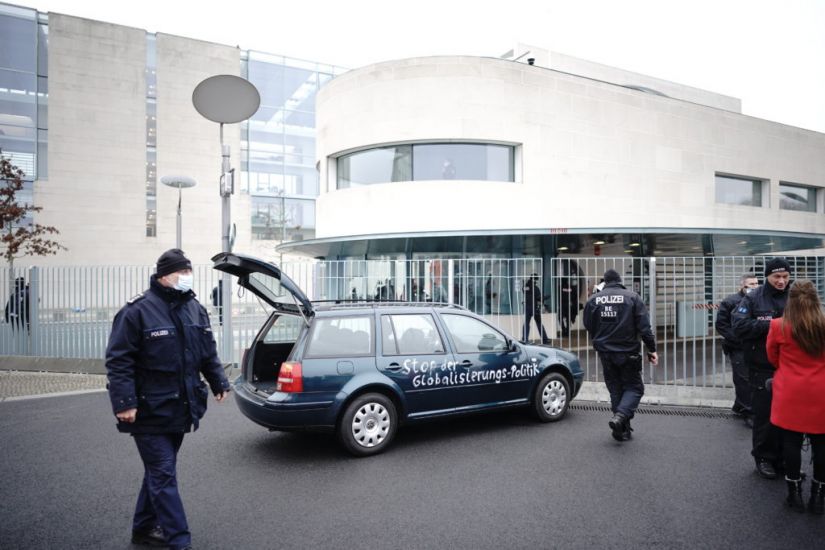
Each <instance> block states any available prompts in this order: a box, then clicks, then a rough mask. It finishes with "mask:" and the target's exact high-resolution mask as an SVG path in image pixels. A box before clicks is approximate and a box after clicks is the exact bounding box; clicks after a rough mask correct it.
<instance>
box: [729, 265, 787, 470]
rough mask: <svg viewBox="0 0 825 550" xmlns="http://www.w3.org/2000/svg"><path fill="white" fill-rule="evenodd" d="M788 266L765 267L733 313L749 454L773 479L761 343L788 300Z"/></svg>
mask: <svg viewBox="0 0 825 550" xmlns="http://www.w3.org/2000/svg"><path fill="white" fill-rule="evenodd" d="M790 277H791V266H790V264H789V263H788V261H787V260H785V258H774V259H773V260H770V261H769V262H768V263H767V264H765V284H763V285H762V286H760V287H758V288H757V289H756V290H754V291H753V292H751V293H750V294H746V295H745V296H743V297H742V300H741V301H740V302H739V305H738V307H737V308H736V310H735V311H734V313H733V332H734V334H735V335H736V337H737V338H739V340H740V341H741V342H742V348H743V350H744V357H745V364H746V365H747V367H748V379H749V380H750V386H751V408H752V410H753V449H752V450H751V455H753V458H754V460H755V461H756V471H757V473H758V474H759V475H760V476H762V477H764V478H766V479H776V468H777V466H779V462H780V459H781V457H782V453H781V446H780V440H779V437H780V436H779V432H778V431H777V429H776V428H775V427H774V426H772V425H771V420H770V419H771V392H770V389H769V387H768V386H767V384H766V382H767V381H768V380H769V379H770V378H772V377H773V373H774V368H773V366H772V365H771V364H770V362H769V361H768V355H767V351H766V350H765V343H766V341H767V339H768V329H769V328H770V326H771V319H774V318H776V317H782V314H783V313H784V311H785V303H787V301H788V289H789V288H790V285H791V281H790Z"/></svg>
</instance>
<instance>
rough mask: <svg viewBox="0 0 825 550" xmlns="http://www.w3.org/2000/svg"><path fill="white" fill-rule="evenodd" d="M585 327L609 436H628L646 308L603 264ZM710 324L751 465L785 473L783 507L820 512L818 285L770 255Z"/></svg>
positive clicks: (823, 500)
mask: <svg viewBox="0 0 825 550" xmlns="http://www.w3.org/2000/svg"><path fill="white" fill-rule="evenodd" d="M792 283H793V284H792ZM584 326H585V328H586V329H587V331H588V333H589V335H590V339H591V341H592V342H593V347H594V348H595V350H596V351H597V352H598V354H599V359H600V360H601V363H602V368H603V372H604V382H605V385H606V386H607V390H608V392H609V393H610V406H611V410H612V412H613V416H612V418H611V419H610V421H609V422H608V425H609V427H610V430H611V435H612V437H613V438H614V439H616V440H617V441H627V440H629V439H630V438H631V432H632V431H633V428H631V426H630V421H631V419H632V418H633V416H634V414H635V411H636V409H637V407H638V405H639V402H640V400H641V398H642V396H643V395H644V384H643V382H642V365H643V359H642V354H641V351H642V349H641V344H640V342H639V340H640V339H641V341H642V342H644V346H645V348H646V350H647V357H648V360H649V361H650V363H651V364H653V365H656V363H657V361H658V355H657V353H656V339H655V335H654V333H653V330H652V328H651V326H650V318H649V314H648V311H647V308H646V307H645V305H644V303H643V302H642V299H641V297H640V296H639V295H638V294H636V293H635V292H633V291H630V290H628V289H626V288H625V287H624V286H623V285H622V283H621V277H620V275H619V274H618V273H617V272H616V271H614V270H612V269H609V270H607V271H606V272H605V274H604V286H603V287H602V288H601V289H600V290H599V291H598V292H595V293H594V294H593V295H592V296H591V297H590V299H589V300H588V301H587V305H586V306H585V308H584ZM716 329H717V331H718V332H719V333H720V334H721V335H722V337H723V339H724V340H723V342H724V343H723V350H724V352H725V354H726V356H727V357H728V358H729V360H730V363H731V366H732V371H733V381H734V387H735V399H734V404H733V407H732V409H733V411H734V412H735V413H737V414H739V415H741V416H742V417H744V418H745V422H746V424H747V425H748V426H750V427H751V429H752V431H753V448H752V450H751V454H752V455H753V457H754V460H755V462H756V472H757V473H758V474H759V475H760V476H761V477H763V478H766V479H776V478H777V477H778V475H779V472H784V475H785V481H786V484H787V489H788V494H787V497H786V499H785V502H786V503H787V505H788V507H790V508H791V509H793V510H795V511H798V512H804V511H805V510H806V509H807V510H808V511H810V512H811V513H814V514H818V515H822V514H825V311H823V308H822V303H821V302H820V299H819V296H818V294H817V289H816V287H815V286H814V284H813V283H811V282H810V281H806V280H798V281H795V282H792V281H791V266H790V264H789V263H788V262H787V260H785V259H784V258H775V259H772V260H769V261H768V262H767V263H766V265H765V281H764V284H762V285H759V281H758V279H757V277H756V276H755V275H753V274H751V273H747V274H745V275H743V276H742V277H741V286H740V290H739V292H737V293H736V294H732V295H731V296H728V297H727V298H725V299H724V300H723V301H722V303H721V304H720V307H719V312H718V314H717V320H716ZM806 437H807V439H808V441H809V442H810V449H811V456H812V461H813V479H811V489H810V493H809V495H808V501H807V503H805V501H804V499H803V490H802V486H803V479H804V476H803V474H802V458H801V457H802V446H803V443H804V441H805V438H806Z"/></svg>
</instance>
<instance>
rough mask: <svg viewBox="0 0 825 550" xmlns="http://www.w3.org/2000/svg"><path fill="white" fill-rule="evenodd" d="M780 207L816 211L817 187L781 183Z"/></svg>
mask: <svg viewBox="0 0 825 550" xmlns="http://www.w3.org/2000/svg"><path fill="white" fill-rule="evenodd" d="M779 208H781V209H782V210H798V211H801V212H816V189H815V188H813V187H805V186H804V185H793V184H790V183H780V184H779Z"/></svg>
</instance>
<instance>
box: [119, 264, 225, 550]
mask: <svg viewBox="0 0 825 550" xmlns="http://www.w3.org/2000/svg"><path fill="white" fill-rule="evenodd" d="M106 370H107V375H108V379H109V384H108V389H109V397H110V399H111V402H112V410H113V411H114V413H115V416H116V417H117V421H118V425H117V428H118V430H119V431H121V432H125V433H129V434H131V435H132V437H133V439H134V441H135V444H136V445H137V449H138V453H139V454H140V458H141V460H142V461H143V466H144V477H143V486H142V487H141V489H140V494H139V495H138V499H137V506H136V508H135V515H134V519H133V522H132V542H133V543H135V544H143V545H149V546H167V547H169V548H173V549H180V548H191V536H190V533H189V527H188V525H187V522H186V514H185V512H184V510H183V502H182V501H181V498H180V495H179V494H178V484H177V468H176V462H177V455H178V450H179V449H180V446H181V443H183V435H184V434H185V433H186V432H189V431H191V430H193V429H194V430H197V429H198V422H199V420H200V419H201V418H202V417H203V415H204V413H205V412H206V399H207V396H208V392H209V389H211V390H212V393H213V394H214V395H215V398H216V399H217V400H218V401H219V402H220V401H223V399H224V397H225V396H226V394H227V392H228V391H229V382H228V381H227V379H226V376H224V373H223V367H222V366H221V363H220V360H219V359H218V354H217V352H216V348H215V339H214V337H213V336H212V329H211V327H210V324H209V316H208V314H207V313H206V310H205V309H204V308H203V306H202V305H200V304H199V303H198V301H197V300H196V299H195V293H194V292H192V264H191V263H190V261H189V260H188V259H187V258H186V256H184V253H183V251H181V250H180V249H177V248H174V249H171V250H167V251H166V252H164V253H163V254H162V255H161V257H160V258H159V259H158V262H157V269H156V273H155V274H154V275H152V276H151V278H150V281H149V290H147V291H146V292H144V293H142V294H138V295H137V296H135V297H134V298H132V299H131V300H129V302H128V303H127V304H126V305H125V306H124V307H123V308H122V309H121V310H120V311H119V312H118V313H117V315H115V320H114V323H113V325H112V334H111V337H110V339H109V346H108V348H107V349H106ZM201 374H202V375H203V376H204V377H205V378H206V381H207V382H208V383H209V388H207V386H206V384H205V383H204V382H203V381H202V380H201Z"/></svg>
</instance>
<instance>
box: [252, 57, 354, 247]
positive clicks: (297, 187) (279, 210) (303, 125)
mask: <svg viewBox="0 0 825 550" xmlns="http://www.w3.org/2000/svg"><path fill="white" fill-rule="evenodd" d="M241 72H242V75H243V76H244V77H246V78H247V80H249V81H250V82H251V83H252V84H254V85H255V87H256V88H257V89H258V91H259V92H260V94H261V105H260V108H259V109H258V111H257V112H256V113H255V114H254V115H253V116H252V117H251V118H250V119H249V120H248V121H244V122H243V123H242V124H241V132H242V134H241V135H242V137H241V140H242V141H241V148H242V152H241V155H242V161H241V165H242V170H243V173H242V174H241V191H243V192H247V193H249V195H250V196H251V197H252V238H253V239H272V240H277V241H280V240H297V239H306V238H312V237H313V236H314V234H315V197H317V196H318V171H317V170H316V168H315V95H316V93H317V92H318V88H319V87H320V86H321V84H323V83H326V82H328V81H329V80H330V79H331V78H332V77H333V76H334V75H335V74H340V73H341V72H343V70H342V69H339V68H337V67H330V66H327V65H320V64H318V63H312V62H308V61H301V60H297V59H290V58H287V57H282V56H276V55H270V54H264V53H260V52H246V53H244V54H243V55H242V56H241ZM282 198H283V201H284V202H281V201H282Z"/></svg>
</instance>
